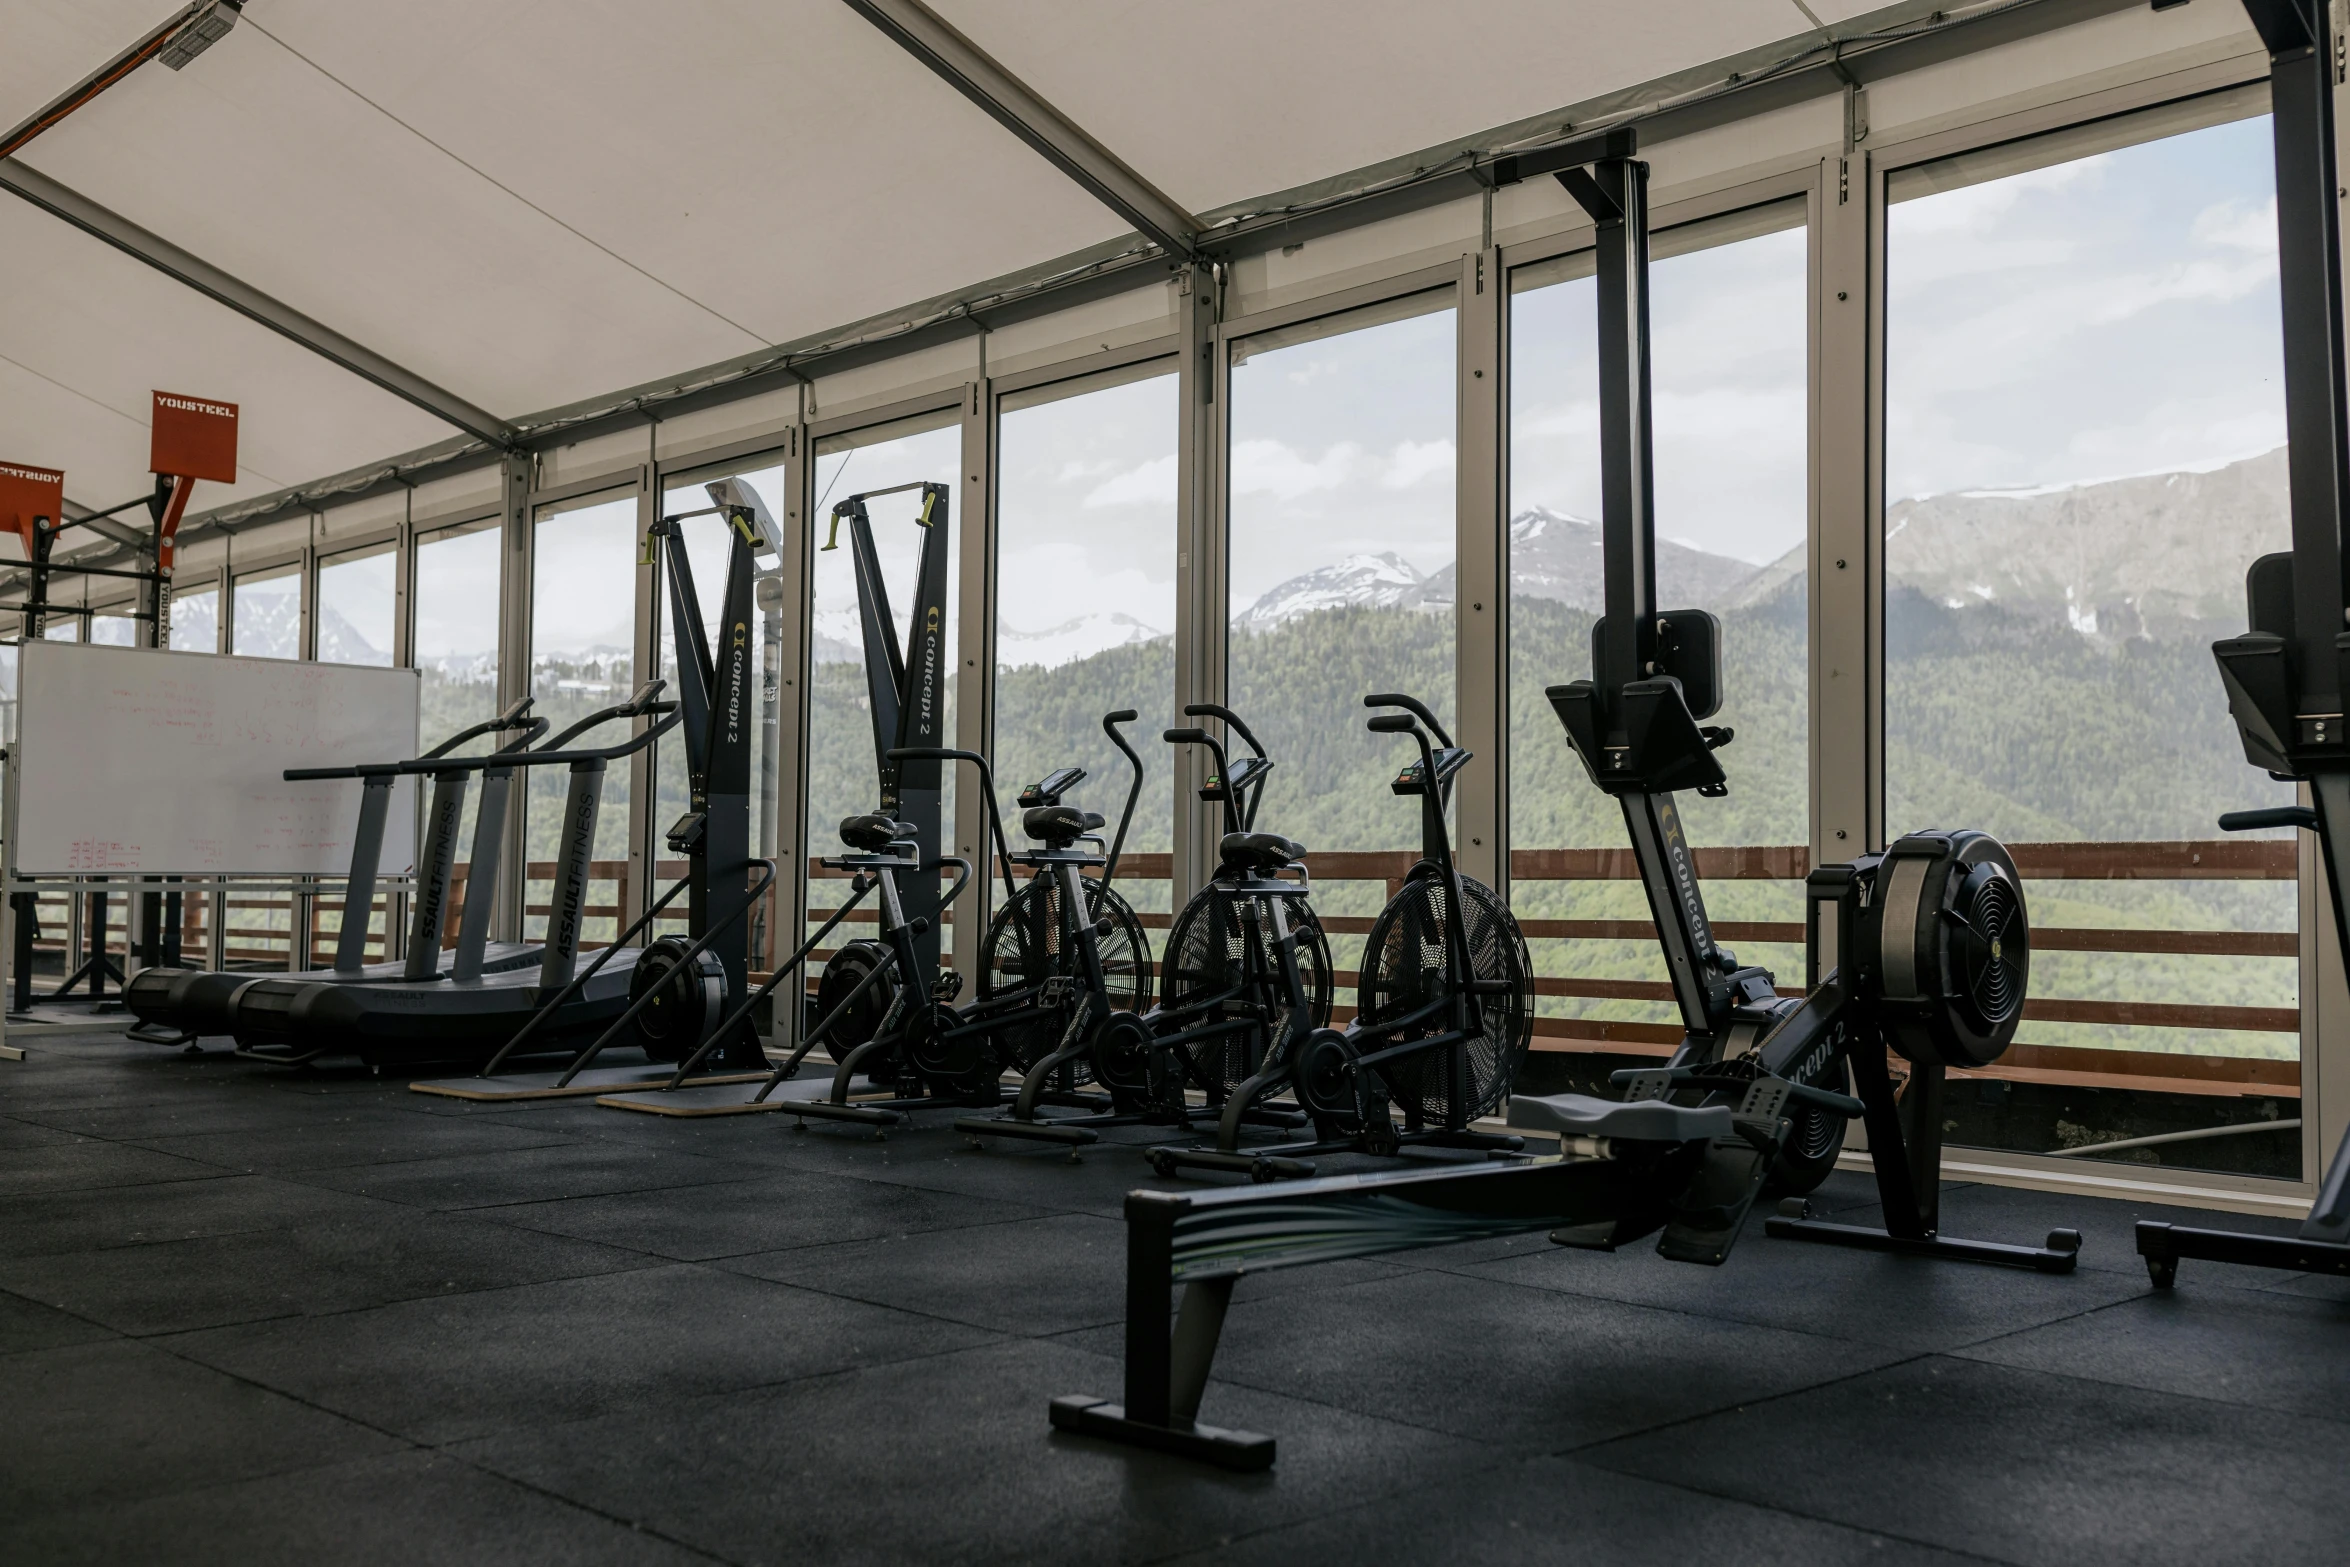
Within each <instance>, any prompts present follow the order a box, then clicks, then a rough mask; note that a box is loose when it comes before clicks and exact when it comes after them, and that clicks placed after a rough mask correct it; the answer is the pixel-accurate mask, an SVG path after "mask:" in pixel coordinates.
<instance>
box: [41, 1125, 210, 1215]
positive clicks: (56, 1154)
mask: <svg viewBox="0 0 2350 1567" xmlns="http://www.w3.org/2000/svg"><path fill="white" fill-rule="evenodd" d="M219 1174H220V1171H219V1169H218V1168H217V1167H215V1166H213V1165H209V1164H205V1163H203V1162H202V1161H200V1160H196V1159H182V1158H180V1157H178V1156H177V1155H175V1154H170V1153H165V1152H162V1151H161V1150H158V1149H153V1148H133V1147H130V1146H128V1145H127V1144H123V1143H106V1142H99V1141H97V1140H96V1139H93V1138H87V1137H85V1138H78V1139H76V1140H75V1141H73V1142H70V1143H55V1144H51V1145H49V1146H47V1147H40V1148H10V1149H5V1150H0V1198H11V1199H13V1198H17V1197H24V1196H29V1195H32V1194H35V1193H39V1192H85V1191H98V1190H103V1189H105V1188H109V1187H116V1186H151V1185H154V1184H156V1183H158V1182H162V1181H204V1180H210V1179H212V1178H213V1177H215V1176H217V1175H219ZM5 1207H6V1204H4V1203H0V1208H5Z"/></svg>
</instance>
